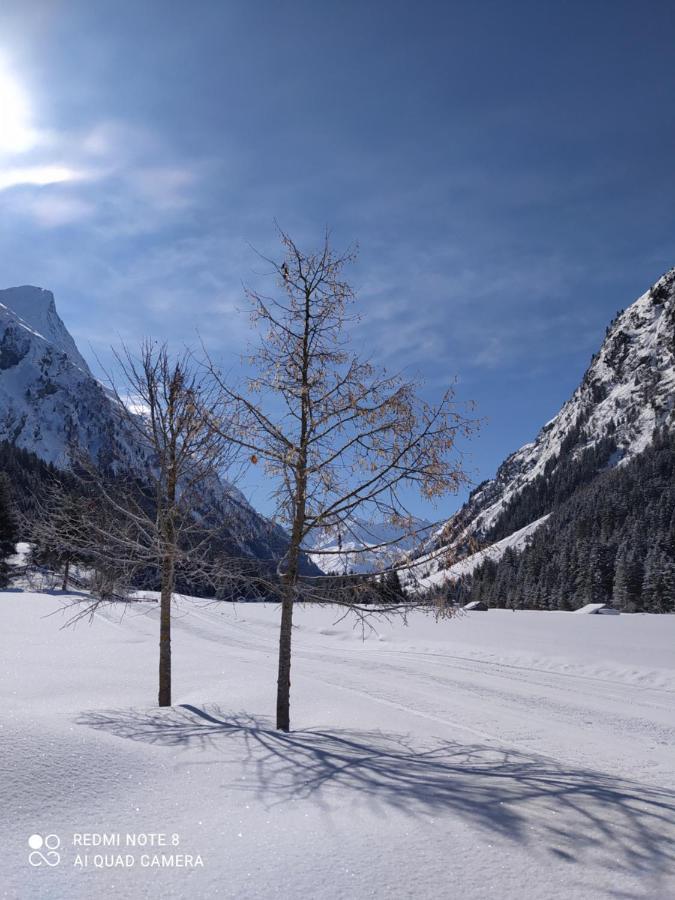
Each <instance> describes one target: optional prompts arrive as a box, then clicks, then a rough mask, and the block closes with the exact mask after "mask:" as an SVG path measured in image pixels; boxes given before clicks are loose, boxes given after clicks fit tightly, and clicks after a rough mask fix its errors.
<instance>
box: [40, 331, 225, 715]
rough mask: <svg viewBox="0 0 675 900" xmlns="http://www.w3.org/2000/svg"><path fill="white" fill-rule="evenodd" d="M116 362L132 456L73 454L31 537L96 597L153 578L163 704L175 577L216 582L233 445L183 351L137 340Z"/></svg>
mask: <svg viewBox="0 0 675 900" xmlns="http://www.w3.org/2000/svg"><path fill="white" fill-rule="evenodd" d="M116 359H117V363H118V368H119V371H120V373H121V375H120V377H118V378H117V379H116V380H112V379H111V386H112V387H111V389H112V392H113V395H114V401H115V405H116V413H117V416H118V419H119V428H118V435H120V436H121V438H122V441H123V442H124V441H125V440H126V442H127V443H128V445H129V447H130V448H132V452H135V453H138V452H139V451H140V453H141V455H142V459H141V460H140V462H139V460H138V459H136V460H135V461H133V462H132V461H130V458H129V456H128V455H127V457H126V458H125V457H122V458H120V459H119V460H115V461H114V462H113V465H112V467H111V470H110V471H108V472H105V473H104V472H101V471H100V469H98V468H97V467H96V466H95V465H94V464H93V463H92V462H91V460H88V459H80V460H79V461H78V464H77V466H76V467H75V469H76V472H77V474H78V476H79V484H80V491H79V496H78V497H76V498H74V497H72V496H68V495H67V494H66V492H65V491H64V490H62V489H61V490H59V489H58V488H55V489H54V490H53V491H52V492H51V495H50V496H49V497H48V499H47V501H46V503H45V508H44V510H43V511H42V514H41V515H39V516H38V524H37V525H36V534H35V536H36V540H37V541H38V542H41V543H42V544H43V545H46V544H50V545H51V546H52V548H54V550H55V551H56V552H57V553H58V554H59V556H60V557H61V558H62V559H68V557H69V556H77V557H78V558H79V559H81V560H83V565H84V566H85V567H89V569H90V570H91V572H93V573H94V577H93V579H92V586H93V588H94V591H95V593H96V594H97V595H98V597H99V599H106V598H110V597H111V596H112V595H114V594H115V593H116V592H117V590H118V589H119V588H120V587H121V586H123V585H125V586H128V585H131V584H134V583H138V581H139V579H140V578H141V577H142V576H143V574H144V573H145V574H151V575H156V576H158V580H159V587H160V600H159V612H160V634H159V693H158V702H159V705H160V706H170V705H171V687H172V685H171V668H172V667H171V604H172V596H173V594H174V592H175V589H176V582H177V578H178V577H183V578H185V579H190V580H191V581H193V582H194V581H197V582H201V583H202V584H204V585H207V584H215V583H216V582H218V583H222V579H223V572H224V568H223V559H222V556H221V558H220V559H216V555H215V554H214V545H216V544H217V541H218V536H219V534H220V535H222V536H223V540H225V537H224V536H225V535H226V533H227V532H226V528H227V521H228V497H227V491H228V489H229V486H228V484H227V483H226V482H224V481H222V480H221V479H220V478H219V475H220V474H222V473H223V472H224V471H225V470H227V469H228V467H229V466H230V465H231V463H232V461H233V458H232V450H233V448H232V446H231V445H229V444H228V443H227V442H226V440H225V439H224V438H223V434H222V429H221V428H217V427H216V426H215V418H214V414H213V409H214V403H215V396H214V389H213V386H212V383H211V380H210V379H209V378H208V376H207V374H206V373H205V372H204V370H203V369H202V368H201V367H197V366H195V365H194V364H193V362H192V358H191V356H190V354H189V353H188V352H184V353H183V354H182V355H180V356H178V357H175V358H174V357H172V356H171V354H170V353H169V350H168V347H167V346H166V344H156V343H153V342H150V341H147V342H145V343H143V345H142V346H141V350H140V353H139V355H138V356H134V355H133V354H132V353H131V352H130V351H129V350H128V349H127V348H126V347H124V348H123V349H122V351H121V352H119V353H117V354H116ZM233 570H234V568H233Z"/></svg>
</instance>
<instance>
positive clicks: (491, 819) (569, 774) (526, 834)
mask: <svg viewBox="0 0 675 900" xmlns="http://www.w3.org/2000/svg"><path fill="white" fill-rule="evenodd" d="M78 724H81V725H87V726H89V727H91V728H95V729H98V730H101V731H105V732H108V733H110V734H114V735H116V736H118V737H122V738H127V739H130V740H134V741H141V742H145V743H152V744H158V745H163V746H169V747H184V748H193V749H197V750H201V751H209V750H210V751H215V752H216V753H219V754H225V753H227V755H228V758H227V759H226V760H223V761H224V762H228V763H237V764H238V765H239V764H243V765H244V766H245V767H246V769H247V779H246V781H244V782H242V780H241V779H237V780H236V781H233V783H232V784H231V785H227V786H228V788H230V789H232V788H236V789H240V790H247V791H251V790H253V791H255V792H256V794H257V796H258V798H259V799H260V800H261V801H263V802H264V803H266V804H267V805H273V804H277V803H285V802H288V801H291V800H297V799H299V798H310V797H313V798H314V800H315V801H317V802H319V803H321V804H323V805H325V806H326V808H330V806H331V804H332V802H333V801H334V800H335V799H336V795H335V791H336V790H339V791H340V793H341V796H342V798H343V799H344V794H345V792H346V793H348V794H352V795H353V797H354V799H358V800H359V801H363V802H366V803H368V805H369V806H370V807H371V808H375V809H376V810H379V811H381V812H384V811H385V809H386V808H394V809H397V810H400V811H402V812H404V813H406V814H408V815H420V814H426V815H440V814H441V813H443V812H446V813H453V814H457V815H459V816H460V817H462V818H464V819H466V820H468V821H469V822H471V823H472V824H474V825H478V826H480V827H482V828H484V829H488V830H490V831H492V832H497V833H499V834H500V835H502V836H503V837H506V838H508V839H510V840H513V841H517V842H520V843H523V844H527V843H530V842H536V843H537V844H538V845H539V846H540V847H544V848H545V849H546V850H547V851H548V852H549V853H550V854H551V855H552V857H554V858H556V859H557V860H562V861H566V862H569V863H574V862H580V863H581V862H584V861H585V860H587V858H588V857H589V855H592V856H593V857H594V859H595V861H596V863H598V862H599V863H600V864H602V865H605V866H607V867H608V868H611V869H612V870H613V871H614V872H616V874H617V875H619V874H621V873H623V874H625V875H629V876H633V877H635V876H637V877H644V878H645V879H647V878H649V879H650V881H651V888H652V890H653V888H654V881H653V880H652V879H656V880H657V881H658V878H659V876H662V875H665V874H666V873H667V872H671V871H672V869H673V867H675V793H672V792H669V791H666V790H662V789H659V788H656V787H651V786H649V785H644V784H639V783H637V782H633V781H629V780H624V779H620V778H614V777H612V776H609V775H606V774H603V773H600V772H594V771H590V770H580V769H573V768H570V769H567V768H565V767H564V766H563V765H561V764H559V763H558V762H556V761H555V760H552V759H549V758H547V757H543V756H538V755H536V754H528V753H523V752H519V751H515V750H509V749H497V748H495V747H490V746H487V745H480V744H471V745H467V744H460V743H455V742H452V741H438V742H436V743H435V744H433V746H428V745H427V746H420V745H418V744H416V743H415V741H414V740H413V738H412V737H410V736H402V735H395V734H387V733H382V732H379V731H374V732H356V731H330V732H329V731H314V730H308V731H295V732H291V733H290V734H284V733H283V732H279V731H275V730H274V729H272V728H271V727H269V725H268V724H267V723H266V722H265V721H264V720H262V719H257V718H255V717H252V716H247V715H239V716H229V715H226V714H225V713H223V712H222V711H221V710H220V709H219V708H218V707H215V706H211V707H209V709H199V708H197V707H194V706H189V705H184V706H180V707H171V708H167V709H155V710H150V711H143V710H109V711H97V712H86V713H83V714H82V715H81V716H80V718H79V719H78ZM233 739H238V740H237V741H236V745H230V743H231V742H232V740H233ZM242 748H243V756H242ZM217 760H218V757H217V756H216V757H215V759H214V762H217ZM192 764H193V761H192V760H191V765H192ZM214 787H215V785H214ZM615 896H624V897H628V896H633V895H632V894H630V893H629V894H619V892H618V891H617V893H616V894H615ZM651 896H654V894H653V893H652V894H651Z"/></svg>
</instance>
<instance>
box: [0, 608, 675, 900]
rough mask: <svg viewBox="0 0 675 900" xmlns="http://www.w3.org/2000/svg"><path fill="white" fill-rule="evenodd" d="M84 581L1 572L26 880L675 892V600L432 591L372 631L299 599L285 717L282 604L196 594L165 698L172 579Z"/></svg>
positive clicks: (9, 814)
mask: <svg viewBox="0 0 675 900" xmlns="http://www.w3.org/2000/svg"><path fill="white" fill-rule="evenodd" d="M74 599H75V598H71V599H70V600H69V599H68V598H65V597H63V596H62V595H58V594H55V595H47V594H32V593H28V592H23V593H22V592H19V591H17V592H4V593H2V594H0V604H1V616H2V631H1V637H0V642H1V643H2V649H1V652H0V660H1V662H0V666H1V667H2V682H1V683H2V688H1V690H2V698H1V699H2V728H1V730H0V741H1V757H0V791H1V799H2V817H1V818H2V829H1V831H2V833H1V834H0V840H1V841H2V847H3V854H4V859H3V866H2V872H1V875H0V884H1V885H2V887H1V892H2V895H3V896H5V897H9V898H22V900H23V898H38V897H41V898H42V897H43V898H49V900H62V898H63V900H66V898H68V900H72V898H82V900H84V898H87V900H89V898H94V897H97V896H100V897H103V896H114V897H119V898H145V897H148V898H155V897H157V898H160V897H161V898H167V897H172V898H173V897H175V898H183V897H184V898H211V897H226V898H242V900H245V898H284V900H286V898H299V897H304V898H308V900H337V898H362V897H363V898H368V897H376V898H420V900H426V898H444V900H445V898H455V897H456V898H462V900H483V898H487V897H495V898H498V900H510V898H526V900H531V898H537V900H538V898H542V900H544V898H545V900H549V898H565V900H568V898H583V900H593V898H609V897H614V898H624V900H627V898H656V900H667V898H673V897H675V792H674V791H673V788H674V786H675V750H674V746H673V744H674V742H673V737H674V726H675V616H668V617H665V616H664V617H657V616H625V615H624V616H607V617H604V616H574V615H571V614H568V613H534V612H517V613H512V612H507V611H504V612H502V611H496V610H492V611H490V612H489V613H480V612H475V613H469V614H465V615H464V616H462V617H461V618H456V619H453V620H450V621H444V622H440V623H436V622H435V621H434V620H433V619H432V618H431V617H426V616H423V615H414V616H413V617H411V619H410V622H409V625H408V626H407V627H406V626H404V625H402V624H400V623H380V624H379V625H377V634H373V635H370V636H369V637H368V639H367V640H366V641H365V642H364V641H362V640H361V634H360V631H358V630H356V631H355V630H354V629H353V628H352V624H351V623H350V622H345V621H343V622H339V623H336V620H337V618H338V615H339V614H338V613H336V612H335V611H334V610H329V609H323V610H316V609H314V610H312V609H301V608H299V609H298V610H297V611H296V622H297V625H298V627H297V628H296V630H295V637H294V640H295V656H294V670H293V695H292V721H293V725H294V729H295V730H294V731H293V732H292V733H291V734H290V735H283V734H279V733H277V732H275V731H274V730H273V729H272V727H271V726H272V714H273V709H274V684H275V665H276V636H277V625H278V609H277V608H276V607H274V606H271V605H270V606H262V605H261V606H252V605H247V606H241V605H240V606H236V607H235V606H232V605H227V604H217V605H216V604H207V603H205V602H204V601H192V600H188V599H181V600H178V601H177V605H176V616H175V619H174V645H173V648H174V661H175V668H174V696H175V703H176V706H175V707H173V708H171V709H166V710H159V709H157V708H153V703H154V697H155V689H156V684H155V681H156V664H157V650H156V646H157V631H158V627H157V608H156V607H157V604H156V603H152V602H147V603H142V604H138V605H134V607H129V608H128V609H127V610H126V613H125V614H124V615H123V616H121V615H120V610H119V609H115V608H109V609H107V610H105V611H103V612H99V613H97V614H96V615H95V617H94V621H93V623H92V624H91V625H89V624H87V623H86V622H85V623H80V624H78V625H77V627H76V628H74V629H72V628H68V629H62V626H63V624H64V622H65V621H66V619H67V618H68V617H69V616H70V615H72V613H73V608H72V606H70V605H69V604H70V603H72V602H73V600H74ZM84 833H89V834H93V833H106V834H113V835H114V834H119V835H120V842H121V843H120V846H119V847H110V846H108V847H105V848H101V847H88V848H82V847H80V848H78V847H74V846H73V836H74V835H75V834H84ZM141 833H163V834H166V835H168V836H169V837H168V840H169V842H171V835H172V834H177V835H178V836H179V838H178V840H179V841H180V843H179V846H178V847H173V846H169V847H160V848H159V849H158V850H152V849H148V848H147V847H146V848H143V849H140V848H138V847H135V848H134V847H132V848H128V847H127V846H125V842H126V835H127V834H134V835H136V834H141ZM33 834H40V835H43V836H44V835H47V834H55V835H57V836H58V837H59V840H60V842H61V845H60V847H59V849H58V851H57V852H58V853H59V854H60V862H59V864H58V865H56V866H53V867H50V866H47V865H45V864H42V865H39V866H38V865H30V864H29V854H30V853H31V852H32V850H31V848H30V847H29V846H28V838H29V836H30V835H33ZM52 842H53V839H52ZM46 851H47V848H46V847H43V848H42V849H41V851H40V853H41V854H42V856H46V855H47V852H46ZM78 852H79V853H80V855H81V857H82V856H84V855H85V854H87V855H88V865H87V866H86V867H85V866H81V867H75V866H74V862H75V860H76V856H77V854H78ZM155 853H159V854H161V853H165V854H170V853H183V854H188V855H192V856H196V855H198V854H199V855H200V856H201V858H202V860H203V867H199V868H170V869H161V868H159V869H158V868H151V867H145V866H143V865H142V862H141V856H142V854H145V855H146V861H147V859H148V857H149V858H151V857H152V855H154V854H155ZM96 854H100V855H101V856H102V857H103V858H104V861H105V858H106V857H107V858H108V859H110V858H111V857H113V856H115V857H116V856H117V855H120V856H122V857H127V858H126V859H123V861H125V862H127V863H129V862H130V860H131V863H130V864H129V865H128V866H126V867H123V866H120V865H117V866H116V867H114V868H102V869H101V868H96V866H95V862H94V856H95V855H96ZM179 858H180V857H179ZM50 859H51V860H52V861H53V859H54V857H50ZM33 861H34V862H41V856H40V855H38V856H37V857H36V856H33ZM81 861H82V860H81ZM113 861H115V862H119V860H113Z"/></svg>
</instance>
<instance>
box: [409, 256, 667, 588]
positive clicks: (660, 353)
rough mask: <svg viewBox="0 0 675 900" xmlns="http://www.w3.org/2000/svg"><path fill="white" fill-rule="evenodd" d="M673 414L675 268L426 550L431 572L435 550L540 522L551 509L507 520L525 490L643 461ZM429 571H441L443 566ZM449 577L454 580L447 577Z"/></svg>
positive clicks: (618, 321) (613, 330) (455, 549)
mask: <svg viewBox="0 0 675 900" xmlns="http://www.w3.org/2000/svg"><path fill="white" fill-rule="evenodd" d="M674 408H675V269H671V270H670V271H669V272H667V273H666V274H665V275H664V276H663V277H662V278H660V279H659V281H657V282H656V283H655V284H654V285H653V287H652V288H650V290H648V291H647V292H646V293H645V294H643V295H642V296H641V297H639V298H638V299H637V300H636V301H635V303H633V304H632V306H630V307H629V308H628V309H627V310H625V311H624V312H622V313H620V314H619V315H618V316H617V317H616V318H615V320H614V321H613V322H612V323H611V325H610V326H609V327H608V329H607V332H606V335H605V339H604V341H603V344H602V346H601V348H600V350H599V352H598V353H596V354H595V355H594V357H593V359H592V361H591V365H590V366H589V368H588V369H587V371H586V373H585V374H584V376H583V379H582V381H581V384H580V385H579V387H578V388H577V389H576V391H575V392H574V394H573V395H572V396H571V397H570V399H569V400H568V401H567V402H566V403H565V404H564V406H563V407H562V409H561V410H560V412H559V413H558V414H557V415H556V416H555V417H554V418H553V419H552V420H551V421H550V422H548V423H547V424H546V425H544V427H543V428H542V429H541V431H540V432H539V434H538V435H537V437H536V439H535V440H534V441H532V442H531V443H528V444H525V445H524V446H523V447H521V448H520V449H519V450H517V451H516V452H515V453H513V454H511V456H509V457H508V458H507V459H506V460H505V461H504V462H503V463H502V464H501V466H500V467H499V469H498V470H497V473H496V475H495V477H494V478H493V479H490V480H488V481H486V482H484V483H483V484H481V485H479V486H478V487H477V488H476V490H475V491H474V492H473V493H472V494H471V496H470V497H469V500H468V501H467V503H466V504H465V505H464V506H463V507H462V509H461V510H460V511H459V512H458V513H456V514H455V515H454V516H453V517H452V518H451V519H450V520H449V521H448V522H447V523H446V525H445V526H444V527H443V528H442V529H440V530H439V531H438V532H437V533H436V534H435V535H434V536H433V538H432V539H431V540H430V542H429V544H428V546H427V547H425V548H424V552H425V554H427V558H426V562H425V564H426V565H427V567H429V556H428V554H429V553H430V552H431V551H434V550H436V551H437V552H439V551H444V550H445V549H447V550H448V552H449V554H450V555H452V554H453V553H454V556H455V557H456V556H462V555H465V554H466V552H467V550H466V546H467V544H469V543H470V542H471V541H474V542H476V541H477V542H478V543H479V544H483V545H484V544H485V543H486V542H487V543H488V544H491V543H493V542H495V540H498V539H501V538H503V537H504V536H505V535H508V533H509V529H511V530H516V528H522V527H524V526H525V525H527V524H528V521H533V520H534V519H535V518H537V519H538V518H541V517H542V516H543V515H544V514H545V513H548V512H549V511H550V507H549V508H541V506H540V508H538V509H536V513H535V514H534V515H532V516H531V518H530V519H529V520H528V521H524V522H523V521H520V520H518V519H514V517H513V516H509V514H510V513H511V512H512V511H513V508H514V505H515V504H517V503H518V502H519V500H522V498H523V497H524V496H525V494H524V491H526V489H529V490H530V491H531V493H532V494H534V493H535V492H536V488H537V486H538V485H541V484H542V483H543V482H547V483H548V484H555V483H556V480H557V481H558V482H562V481H565V482H566V483H573V481H574V467H575V466H578V467H579V471H581V469H582V468H583V467H584V466H585V467H586V470H587V469H588V466H589V465H591V464H593V465H595V466H597V468H596V471H597V469H599V468H602V467H609V466H613V465H621V464H622V463H624V462H625V461H627V460H628V459H630V458H632V457H634V456H635V455H637V454H639V453H640V452H641V451H642V450H644V448H645V447H646V446H647V445H648V443H649V441H650V439H651V436H652V433H653V431H654V428H655V427H657V426H659V427H660V426H666V427H668V428H673V427H675V411H674ZM589 461H590V462H589ZM585 475H586V477H588V471H586V472H585ZM591 475H592V473H591ZM521 505H523V506H524V505H525V504H521ZM521 518H522V517H521ZM514 525H515V527H514ZM468 552H470V551H468ZM443 555H444V552H440V557H441V558H442V557H443ZM445 555H446V556H447V555H448V554H445ZM431 568H432V570H436V571H442V570H443V569H444V563H443V561H442V559H441V560H440V561H439V562H437V563H431ZM445 577H451V576H450V573H449V570H445Z"/></svg>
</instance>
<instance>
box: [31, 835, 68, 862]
mask: <svg viewBox="0 0 675 900" xmlns="http://www.w3.org/2000/svg"><path fill="white" fill-rule="evenodd" d="M28 846H29V847H30V849H31V852H30V853H29V854H28V862H29V863H30V864H31V866H43V865H44V866H58V864H59V863H60V862H61V854H60V853H58V852H57V851H58V848H59V847H60V846H61V839H60V838H59V836H58V835H57V834H47V835H45V836H44V837H42V835H41V834H31V836H30V837H29V838H28Z"/></svg>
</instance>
